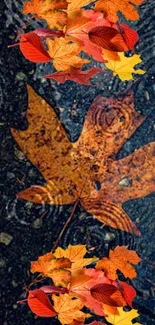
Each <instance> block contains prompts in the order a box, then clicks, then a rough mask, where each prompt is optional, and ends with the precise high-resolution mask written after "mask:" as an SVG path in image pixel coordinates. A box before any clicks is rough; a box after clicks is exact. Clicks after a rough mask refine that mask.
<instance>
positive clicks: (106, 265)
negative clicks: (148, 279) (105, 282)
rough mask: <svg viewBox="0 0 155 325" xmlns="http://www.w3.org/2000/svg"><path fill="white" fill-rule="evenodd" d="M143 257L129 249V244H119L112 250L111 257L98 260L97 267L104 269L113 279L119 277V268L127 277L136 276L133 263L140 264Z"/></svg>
mask: <svg viewBox="0 0 155 325" xmlns="http://www.w3.org/2000/svg"><path fill="white" fill-rule="evenodd" d="M140 261H141V258H140V257H139V256H138V255H137V253H136V252H135V251H133V250H128V248H127V246H117V247H116V248H115V249H114V250H113V251H112V250H110V254H109V258H107V257H104V258H103V259H102V260H100V261H98V262H97V264H96V268H97V269H98V270H99V269H103V270H104V273H105V275H106V276H107V277H108V278H110V279H111V280H116V279H117V278H118V275H117V270H119V271H121V272H122V273H123V275H124V276H125V277H126V278H127V277H128V278H131V279H132V278H135V277H136V270H135V268H134V267H133V266H132V264H138V263H139V262H140Z"/></svg>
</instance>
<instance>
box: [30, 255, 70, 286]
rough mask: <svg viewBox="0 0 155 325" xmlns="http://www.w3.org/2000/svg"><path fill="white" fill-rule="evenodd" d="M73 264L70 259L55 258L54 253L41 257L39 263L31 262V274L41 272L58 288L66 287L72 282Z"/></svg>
mask: <svg viewBox="0 0 155 325" xmlns="http://www.w3.org/2000/svg"><path fill="white" fill-rule="evenodd" d="M70 267H71V262H70V260H69V259H68V258H64V257H62V258H55V257H54V255H53V254H52V253H47V254H45V255H43V256H40V257H39V258H38V260H37V261H34V262H31V272H32V273H35V272H39V273H41V274H42V275H43V276H46V277H49V278H51V279H52V280H53V282H54V284H55V285H56V286H59V285H61V286H63V287H66V286H67V285H68V283H69V282H70V277H71V273H70V271H69V269H70Z"/></svg>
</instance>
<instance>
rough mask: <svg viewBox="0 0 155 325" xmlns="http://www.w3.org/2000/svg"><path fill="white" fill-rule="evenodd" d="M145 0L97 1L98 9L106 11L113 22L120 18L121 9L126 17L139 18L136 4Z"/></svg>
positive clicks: (106, 14) (130, 18) (96, 8)
mask: <svg viewBox="0 0 155 325" xmlns="http://www.w3.org/2000/svg"><path fill="white" fill-rule="evenodd" d="M143 1H144V0H131V1H130V0H117V1H113V0H98V1H97V2H96V3H95V10H96V11H102V10H103V11H104V14H105V17H106V18H107V19H109V20H110V21H112V22H114V23H115V22H116V21H117V20H118V15H117V14H118V11H120V12H121V13H122V14H123V15H124V16H125V17H126V19H129V20H137V19H139V14H138V11H137V9H136V8H135V6H134V5H140V4H141V3H142V2H143Z"/></svg>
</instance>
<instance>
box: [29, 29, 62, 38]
mask: <svg viewBox="0 0 155 325" xmlns="http://www.w3.org/2000/svg"><path fill="white" fill-rule="evenodd" d="M33 33H35V34H37V35H38V36H39V37H41V38H47V37H49V38H50V37H51V38H54V37H58V36H61V37H63V36H64V33H63V32H62V31H60V30H54V29H50V28H37V29H35V30H34V31H33Z"/></svg>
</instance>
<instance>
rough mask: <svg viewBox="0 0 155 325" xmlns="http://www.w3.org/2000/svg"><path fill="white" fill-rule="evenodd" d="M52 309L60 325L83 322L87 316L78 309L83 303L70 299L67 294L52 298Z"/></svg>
mask: <svg viewBox="0 0 155 325" xmlns="http://www.w3.org/2000/svg"><path fill="white" fill-rule="evenodd" d="M53 301H54V309H55V311H56V312H57V314H58V319H59V321H60V322H61V324H62V325H64V324H72V323H73V321H74V320H75V321H79V322H83V321H84V320H85V318H86V317H89V316H90V315H89V314H85V313H83V312H82V311H81V310H80V309H82V307H83V303H82V301H81V300H80V299H78V298H77V299H72V297H71V296H69V295H68V294H64V295H59V296H53Z"/></svg>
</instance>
